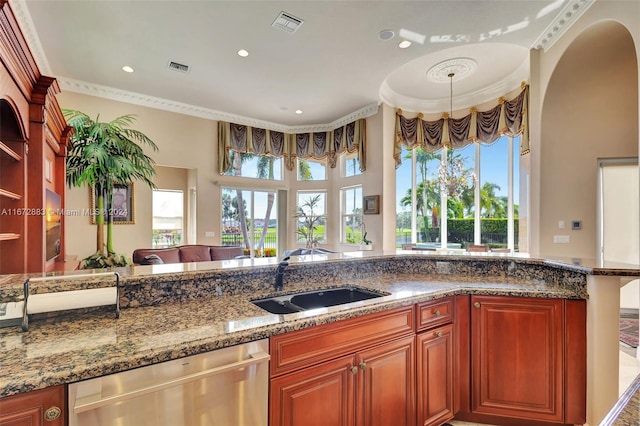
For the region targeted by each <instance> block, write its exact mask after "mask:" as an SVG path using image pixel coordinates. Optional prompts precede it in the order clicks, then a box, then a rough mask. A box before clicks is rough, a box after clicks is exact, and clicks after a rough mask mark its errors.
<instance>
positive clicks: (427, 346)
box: [416, 297, 455, 426]
mask: <svg viewBox="0 0 640 426" xmlns="http://www.w3.org/2000/svg"><path fill="white" fill-rule="evenodd" d="M454 308H455V302H454V298H452V297H448V298H446V299H442V300H435V301H432V302H428V303H423V304H420V305H418V308H417V314H418V334H417V335H416V349H417V356H416V372H417V415H418V422H417V424H418V425H423V426H439V425H441V424H443V423H444V422H446V421H447V420H451V419H452V418H453V416H454V414H455V409H454V361H455V359H454V351H453V349H454V326H453V320H454V316H455V309H454Z"/></svg>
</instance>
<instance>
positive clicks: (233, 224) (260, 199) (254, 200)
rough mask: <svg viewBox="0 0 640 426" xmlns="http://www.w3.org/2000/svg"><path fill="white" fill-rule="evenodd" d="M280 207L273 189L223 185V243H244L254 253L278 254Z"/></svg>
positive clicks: (254, 254)
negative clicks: (261, 189) (262, 189)
mask: <svg viewBox="0 0 640 426" xmlns="http://www.w3.org/2000/svg"><path fill="white" fill-rule="evenodd" d="M277 210H278V209H277V198H276V193H275V192H274V191H251V190H242V189H234V188H223V189H222V245H225V246H241V247H244V249H245V254H246V255H250V256H251V257H273V256H276V255H277V247H278V241H277V235H278V224H277V219H276V218H275V216H276V215H275V212H276V211H277ZM251 248H252V249H253V250H251Z"/></svg>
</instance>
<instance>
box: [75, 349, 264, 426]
mask: <svg viewBox="0 0 640 426" xmlns="http://www.w3.org/2000/svg"><path fill="white" fill-rule="evenodd" d="M268 351H269V344H268V340H267V339H263V340H258V341H255V342H250V343H245V344H242V345H238V346H232V347H228V348H223V349H218V350H215V351H212V352H207V353H203V354H198V355H193V356H190V357H186V358H180V359H176V360H172V361H166V362H162V363H159V364H154V365H150V366H147V367H141V368H137V369H134V370H129V371H124V372H122V373H116V374H111V375H108V376H102V377H97V378H95V379H89V380H85V381H82V382H76V383H72V384H70V385H69V426H113V425H118V426H146V425H149V426H210V425H220V426H244V425H247V426H254V425H256V426H258V425H265V426H266V425H267V422H268V420H267V415H268V411H267V406H268V391H269V354H268Z"/></svg>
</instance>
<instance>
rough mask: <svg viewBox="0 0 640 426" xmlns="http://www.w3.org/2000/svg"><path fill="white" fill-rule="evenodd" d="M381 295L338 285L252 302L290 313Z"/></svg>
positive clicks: (281, 312) (274, 311)
mask: <svg viewBox="0 0 640 426" xmlns="http://www.w3.org/2000/svg"><path fill="white" fill-rule="evenodd" d="M382 296H386V294H382V293H376V292H373V291H370V290H365V289H362V288H357V287H340V288H329V289H326V290H316V291H309V292H305V293H295V294H288V295H285V296H276V297H269V298H266V299H259V300H252V303H253V304H254V305H256V306H258V307H260V308H262V309H264V310H266V311H269V312H271V313H272V314H290V313H293V312H301V311H305V310H307V309H315V308H327V307H329V306H337V305H344V304H345V303H351V302H359V301H361V300H367V299H374V298H376V297H382Z"/></svg>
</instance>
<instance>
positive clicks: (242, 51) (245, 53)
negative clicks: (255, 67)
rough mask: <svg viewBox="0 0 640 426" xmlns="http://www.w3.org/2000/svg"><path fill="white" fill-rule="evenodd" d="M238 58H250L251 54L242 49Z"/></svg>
mask: <svg viewBox="0 0 640 426" xmlns="http://www.w3.org/2000/svg"><path fill="white" fill-rule="evenodd" d="M238 56H242V57H243V58H246V57H247V56H249V52H247V51H246V50H244V49H240V50H238Z"/></svg>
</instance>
